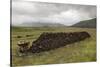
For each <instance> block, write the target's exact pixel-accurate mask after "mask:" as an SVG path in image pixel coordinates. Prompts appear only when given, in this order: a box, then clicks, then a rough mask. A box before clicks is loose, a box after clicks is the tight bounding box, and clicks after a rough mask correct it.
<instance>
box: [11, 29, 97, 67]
mask: <svg viewBox="0 0 100 67" xmlns="http://www.w3.org/2000/svg"><path fill="white" fill-rule="evenodd" d="M80 31H86V32H88V33H89V34H90V35H91V37H90V38H88V39H85V40H83V41H80V42H76V43H72V44H69V45H66V46H64V47H61V48H57V49H55V50H50V51H45V52H41V53H35V54H29V55H28V56H18V55H17V48H18V46H17V42H18V41H19V40H23V39H24V40H27V41H30V42H31V43H30V46H31V45H32V42H33V41H34V40H36V39H37V38H38V37H39V36H40V34H41V33H43V32H80ZM11 34H12V35H11V49H12V54H11V55H12V65H13V66H24V65H40V64H60V63H74V62H92V61H96V29H95V28H71V27H59V28H57V27H55V28H50V27H42V28H29V27H26V28H25V27H22V28H21V27H12V31H11ZM29 35H30V36H29ZM18 36H21V37H20V38H19V37H18Z"/></svg>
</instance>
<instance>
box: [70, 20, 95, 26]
mask: <svg viewBox="0 0 100 67" xmlns="http://www.w3.org/2000/svg"><path fill="white" fill-rule="evenodd" d="M71 27H81V28H96V18H94V19H90V20H85V21H80V22H79V23H76V24H74V25H72V26H71Z"/></svg>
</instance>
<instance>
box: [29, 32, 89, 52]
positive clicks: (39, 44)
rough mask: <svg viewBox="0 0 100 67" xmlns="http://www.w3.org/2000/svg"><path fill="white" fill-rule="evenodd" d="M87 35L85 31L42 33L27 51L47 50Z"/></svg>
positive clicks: (82, 38)
mask: <svg viewBox="0 0 100 67" xmlns="http://www.w3.org/2000/svg"><path fill="white" fill-rule="evenodd" d="M89 37H90V34H89V33H87V32H85V31H83V32H70V33H62V32H61V33H42V34H41V35H40V37H39V38H38V39H37V40H36V41H33V43H32V46H31V47H30V48H29V50H28V51H29V52H32V53H39V52H43V51H48V50H52V49H56V48H59V47H63V46H65V45H68V44H71V43H74V42H78V41H81V40H84V39H86V38H89Z"/></svg>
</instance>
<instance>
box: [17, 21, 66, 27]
mask: <svg viewBox="0 0 100 67" xmlns="http://www.w3.org/2000/svg"><path fill="white" fill-rule="evenodd" d="M18 26H20V27H64V26H65V25H63V24H60V23H43V22H34V23H32V22H29V23H22V24H20V25H18Z"/></svg>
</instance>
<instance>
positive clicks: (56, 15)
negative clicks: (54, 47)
mask: <svg viewBox="0 0 100 67" xmlns="http://www.w3.org/2000/svg"><path fill="white" fill-rule="evenodd" d="M94 17H96V6H90V5H74V4H60V3H44V2H31V1H17V0H14V1H13V2H12V24H13V25H18V24H21V23H29V22H33V23H34V22H45V23H48V22H51V23H62V24H65V25H72V24H75V23H77V22H79V21H82V20H87V19H91V18H94Z"/></svg>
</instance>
